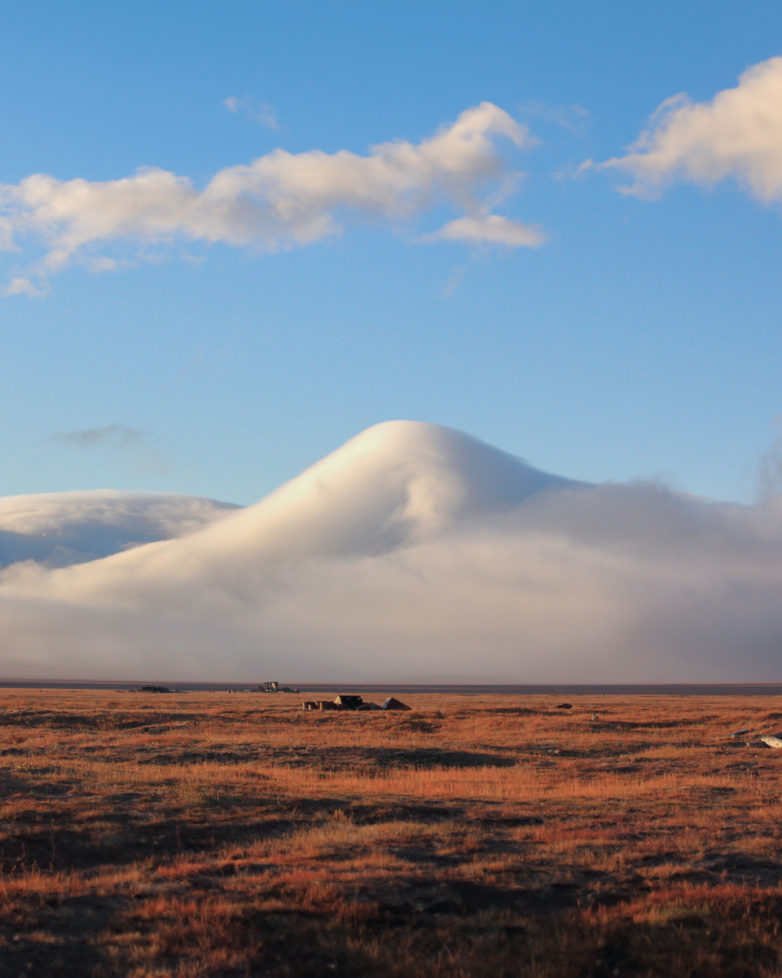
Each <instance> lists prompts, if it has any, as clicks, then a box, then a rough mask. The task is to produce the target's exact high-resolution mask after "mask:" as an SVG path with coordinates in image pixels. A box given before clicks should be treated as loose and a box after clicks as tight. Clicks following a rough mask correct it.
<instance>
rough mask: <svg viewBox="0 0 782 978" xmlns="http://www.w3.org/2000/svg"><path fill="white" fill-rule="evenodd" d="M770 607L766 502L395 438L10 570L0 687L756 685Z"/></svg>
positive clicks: (453, 443)
mask: <svg viewBox="0 0 782 978" xmlns="http://www.w3.org/2000/svg"><path fill="white" fill-rule="evenodd" d="M780 593H782V502H780V500H779V499H776V498H770V499H767V500H766V501H764V502H763V503H761V504H758V505H756V506H738V505H727V504H718V503H712V502H708V501H705V500H702V499H697V498H693V497H690V496H686V495H683V494H680V493H674V492H671V491H669V490H667V489H665V488H662V487H659V486H654V485H643V484H638V485H599V486H587V485H582V484H577V483H572V482H568V481H567V480H563V479H559V478H557V477H555V476H548V475H547V474H545V473H542V472H539V471H537V470H535V469H533V468H531V467H529V466H527V465H525V464H524V463H523V462H521V461H520V460H518V459H514V458H513V457H511V456H507V455H505V454H504V453H501V452H498V451H496V450H494V449H491V448H489V447H488V446H485V445H482V444H481V443H479V442H476V441H475V440H474V439H469V438H467V436H463V435H460V434H459V433H458V432H452V431H449V430H448V429H442V428H438V427H437V426H427V425H414V424H412V423H409V422H408V423H402V422H399V423H394V424H392V425H381V426H378V427H377V428H375V429H370V430H369V431H368V432H365V433H364V434H363V435H361V436H359V437H358V438H357V439H354V440H353V441H352V442H349V443H348V444H347V445H346V446H344V447H343V448H342V449H340V450H339V451H338V452H336V453H335V454H334V455H332V456H330V457H329V458H327V459H325V460H324V461H323V462H321V463H319V464H318V465H317V466H315V467H314V468H313V469H311V470H309V471H308V472H307V473H304V474H303V475H302V476H300V477H299V478H298V479H296V480H294V481H293V482H291V483H289V484H288V485H286V486H284V487H282V488H281V489H280V490H278V492H277V493H274V494H272V496H270V497H268V498H267V499H266V500H263V501H262V502H261V503H259V504H257V505H256V506H253V507H249V508H247V509H245V510H243V511H241V512H238V513H236V514H233V515H231V514H229V515H227V516H225V517H224V518H222V519H220V520H219V521H218V522H215V523H212V524H211V525H209V526H207V527H206V528H204V529H202V530H199V531H197V532H194V533H192V534H190V535H189V536H187V537H184V538H183V539H178V540H171V541H166V542H160V543H152V544H149V545H147V546H142V547H138V548H136V549H134V550H132V551H129V552H125V553H118V554H116V555H115V556H112V557H109V558H107V559H104V560H100V561H95V562H93V563H87V564H81V565H79V566H74V567H69V568H64V569H60V570H50V569H46V568H41V567H40V566H38V565H37V564H35V563H26V564H18V565H16V566H14V567H11V568H8V569H7V570H6V571H5V572H4V574H3V577H2V580H1V581H0V627H2V629H3V635H4V646H3V651H2V660H0V661H1V663H2V664H1V665H0V672H2V673H3V674H5V675H28V676H33V675H39V676H62V677H65V676H70V677H79V676H81V677H85V678H86V677H91V678H98V677H106V678H117V679H119V678H137V677H143V678H159V679H161V680H164V679H171V680H175V679H177V678H179V679H186V678H190V679H199V678H201V679H215V680H217V679H221V680H226V681H232V680H236V681H252V680H256V679H263V678H270V677H271V678H278V679H282V680H286V681H306V680H310V681H316V680H323V681H337V680H342V681H348V680H354V681H357V682H362V681H380V682H382V681H393V680H394V679H399V678H402V677H406V678H407V679H410V678H411V677H415V676H420V677H423V676H431V675H436V674H446V673H447V674H451V675H454V674H456V675H459V674H461V675H470V676H473V677H475V676H480V675H483V676H487V677H494V678H497V679H500V680H504V681H510V682H633V681H635V682H644V681H657V682H666V681H667V682H673V681H690V682H698V681H703V682H709V681H732V680H735V681H771V680H778V678H779V671H780V667H782V655H781V654H780V651H779V650H780V647H782V602H781V601H780Z"/></svg>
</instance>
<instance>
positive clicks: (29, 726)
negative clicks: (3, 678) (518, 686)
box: [0, 690, 782, 978]
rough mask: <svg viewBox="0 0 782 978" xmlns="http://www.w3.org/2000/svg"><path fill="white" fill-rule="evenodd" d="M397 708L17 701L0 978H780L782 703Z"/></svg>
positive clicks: (1, 705) (168, 698)
mask: <svg viewBox="0 0 782 978" xmlns="http://www.w3.org/2000/svg"><path fill="white" fill-rule="evenodd" d="M406 699H408V700H409V702H410V703H411V705H412V706H413V707H414V712H412V713H399V714H385V713H379V714H378V713H361V714H346V713H323V714H319V713H315V714H313V713H304V712H302V711H301V710H300V702H299V698H298V697H292V696H287V695H283V694H280V695H277V696H273V695H261V694H231V695H229V694H223V693H184V694H175V695H174V694H172V695H165V694H157V695H156V694H142V693H111V694H106V693H105V692H92V691H80V692H72V693H68V692H62V691H46V690H25V691H22V690H14V691H3V692H0V903H1V904H2V918H1V920H0V975H9V976H16V975H32V976H38V975H41V976H47V978H48V976H60V975H63V976H71V975H72V976H78V978H87V976H95V978H104V976H105V978H110V976H131V978H153V976H154V978H158V976H168V975H171V976H178V978H212V976H243V975H247V976H307V978H318V976H325V975H329V976H331V975H344V976H354V978H363V976H367V978H369V976H378V978H380V976H395V978H439V976H441V978H459V976H465V978H467V976H470V978H473V976H475V978H482V976H486V978H489V976H491V978H497V976H508V978H510V976H530V978H532V976H535V978H547V976H549V978H554V976H572V978H586V976H592V975H594V976H606V978H607V976H613V975H616V976H619V975H621V976H628V975H638V976H641V975H643V976H659V978H674V976H675V978H679V976H693V978H698V976H703V978H706V976H708V978H728V976H736V978H738V976H750V975H753V976H754V975H759V976H772V975H782V935H781V934H780V925H781V923H782V887H780V870H781V869H782V849H781V847H780V839H781V838H782V796H781V794H780V782H779V765H780V764H782V751H780V752H777V751H774V750H770V749H765V748H759V747H753V746H747V742H746V737H741V738H733V739H732V738H731V737H730V733H731V732H732V731H734V730H736V729H738V728H740V727H745V726H748V727H750V728H751V731H752V737H755V736H757V735H758V734H760V733H776V732H778V731H779V729H780V728H781V727H782V703H780V702H778V701H777V700H776V699H773V698H770V697H754V698H738V697H712V698H696V697H653V696H629V697H625V696H607V697H605V698H595V697H575V698H570V702H572V703H573V709H572V710H570V711H563V710H557V709H556V708H555V706H556V703H557V702H558V700H557V699H556V698H554V697H551V696H542V695H541V696H494V695H492V696H483V697H478V696H466V695H465V696H459V695H451V696H439V695H438V696H435V695H417V696H413V697H406ZM594 714H597V715H598V719H596V720H594V719H592V717H593V715H594Z"/></svg>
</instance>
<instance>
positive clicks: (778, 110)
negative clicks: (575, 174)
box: [588, 57, 782, 203]
mask: <svg viewBox="0 0 782 978" xmlns="http://www.w3.org/2000/svg"><path fill="white" fill-rule="evenodd" d="M588 165H590V164H588ZM599 166H600V167H601V168H612V169H615V170H618V171H620V172H624V173H628V174H630V175H631V176H632V177H633V178H634V179H635V183H634V184H633V185H632V186H630V187H627V188H625V191H624V192H626V193H635V194H639V195H648V194H654V193H655V192H658V191H659V190H660V189H661V188H663V187H665V186H666V185H667V184H669V183H671V182H672V181H674V180H677V179H678V180H688V181H692V182H694V183H699V184H703V185H705V186H712V185H714V184H716V183H718V182H719V181H721V180H725V179H728V178H733V179H735V180H737V181H738V182H739V184H741V185H742V186H743V187H745V188H746V189H747V190H748V191H749V193H750V194H751V195H752V196H754V197H756V198H757V199H758V200H761V201H764V202H765V203H771V202H773V201H781V200H782V57H774V58H770V59H769V60H768V61H763V62H761V63H760V64H757V65H754V66H753V67H751V68H749V69H747V71H745V72H744V73H743V74H742V75H741V77H740V78H739V84H738V86H737V87H736V88H729V89H725V90H724V91H722V92H719V93H718V94H717V95H716V96H715V97H714V98H713V99H712V101H711V102H692V101H691V100H690V99H689V98H688V97H687V96H686V95H684V94H681V95H675V96H673V97H672V98H669V99H667V100H666V101H665V102H663V103H662V105H661V106H660V107H659V108H658V109H657V111H656V112H655V114H654V115H653V116H652V118H651V120H650V125H649V128H648V129H646V130H645V131H644V132H643V133H642V134H641V136H640V138H639V139H638V140H637V141H636V142H635V143H634V144H633V145H632V146H631V147H630V148H629V152H628V153H627V155H625V156H622V157H617V158H615V159H612V160H608V161H607V162H605V163H602V164H600V165H599Z"/></svg>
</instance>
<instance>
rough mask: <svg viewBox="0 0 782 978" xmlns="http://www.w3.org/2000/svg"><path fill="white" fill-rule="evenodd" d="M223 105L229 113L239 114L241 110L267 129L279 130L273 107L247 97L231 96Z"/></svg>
mask: <svg viewBox="0 0 782 978" xmlns="http://www.w3.org/2000/svg"><path fill="white" fill-rule="evenodd" d="M223 105H225V106H226V107H227V108H228V110H229V111H231V112H239V110H240V109H243V110H244V111H245V113H246V114H247V115H248V116H249V117H250V118H251V119H254V120H255V121H256V122H260V124H261V125H262V126H266V128H267V129H279V128H280V126H279V123H278V122H277V113H276V112H275V111H274V106H273V105H269V103H268V102H256V101H255V100H254V99H251V98H249V97H248V98H236V96H235V95H232V96H231V97H230V98H227V99H225V101H224V102H223Z"/></svg>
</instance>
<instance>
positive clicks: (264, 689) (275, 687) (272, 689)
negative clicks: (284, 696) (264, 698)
mask: <svg viewBox="0 0 782 978" xmlns="http://www.w3.org/2000/svg"><path fill="white" fill-rule="evenodd" d="M258 692H259V693H298V689H293V688H292V687H291V686H280V684H279V683H258Z"/></svg>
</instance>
